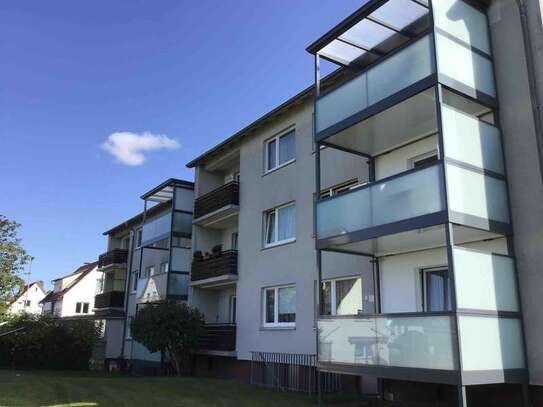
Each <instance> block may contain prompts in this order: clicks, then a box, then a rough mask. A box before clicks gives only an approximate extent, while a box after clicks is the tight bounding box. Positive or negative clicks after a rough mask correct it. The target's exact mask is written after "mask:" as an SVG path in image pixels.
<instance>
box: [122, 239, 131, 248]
mask: <svg viewBox="0 0 543 407" xmlns="http://www.w3.org/2000/svg"><path fill="white" fill-rule="evenodd" d="M129 245H130V237H125V238H124V239H123V240H121V249H125V250H126V249H128V247H129Z"/></svg>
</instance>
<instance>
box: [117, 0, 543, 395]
mask: <svg viewBox="0 0 543 407" xmlns="http://www.w3.org/2000/svg"><path fill="white" fill-rule="evenodd" d="M536 4H537V5H538V3H537V2H535V1H529V2H528V5H529V7H530V9H531V10H532V12H533V13H532V15H531V16H530V17H529V19H528V22H527V23H528V25H527V26H526V28H527V29H528V32H529V33H530V34H531V37H532V41H534V42H535V45H534V43H532V44H528V46H527V47H526V48H524V47H523V44H524V39H523V31H522V26H521V21H523V20H522V19H521V18H520V15H519V11H518V8H517V5H516V2H515V1H513V0H494V1H488V2H483V1H481V2H477V1H474V0H471V1H463V0H439V1H434V2H429V1H424V0H389V1H382V0H370V1H368V2H367V3H366V4H365V5H364V6H363V7H362V8H361V9H360V10H358V11H357V12H356V13H354V14H353V15H352V16H350V17H349V18H347V19H346V20H345V21H344V22H342V23H341V24H339V25H338V26H336V27H334V28H333V29H332V30H331V31H330V32H328V33H326V35H324V36H323V37H322V38H321V39H319V40H318V41H316V42H315V43H313V44H312V45H311V46H310V47H309V48H308V51H309V52H310V53H311V54H314V55H315V62H316V73H315V77H316V84H315V86H314V87H310V88H308V89H306V90H304V91H302V92H301V93H299V94H298V95H296V96H295V97H293V98H292V99H290V100H288V101H287V102H285V103H284V104H282V105H280V106H278V107H277V108H276V109H274V110H273V111H271V112H270V113H268V114H267V115H265V116H263V117H261V118H259V119H258V120H257V121H255V122H254V123H252V124H250V125H249V126H247V127H245V128H244V129H243V130H241V131H240V132H238V133H236V134H235V135H233V136H232V137H230V138H228V139H227V140H225V141H224V142H223V143H221V144H219V145H218V146H216V147H215V148H213V149H211V150H210V151H208V152H206V153H205V154H203V155H202V156H200V157H198V158H196V159H195V160H193V161H191V162H190V163H189V164H188V167H189V168H194V169H195V184H194V198H195V199H194V209H192V207H193V205H192V204H190V202H191V200H192V196H191V194H192V188H191V187H190V183H185V182H183V181H178V180H169V181H167V182H166V183H164V184H162V185H160V186H159V187H157V188H155V189H153V190H152V191H150V192H149V193H147V194H145V195H144V196H143V197H142V198H143V199H144V200H145V201H146V202H148V201H154V202H157V204H156V205H155V206H153V207H151V208H147V206H146V210H145V212H146V214H145V215H143V214H142V215H139V216H138V217H136V218H133V219H131V220H129V221H127V222H125V223H123V224H122V225H119V226H117V227H116V228H114V229H112V230H110V231H108V232H106V233H107V234H108V236H109V243H108V250H110V251H111V250H115V249H118V248H121V249H122V248H123V247H125V248H128V257H127V258H126V261H127V266H126V267H125V273H126V274H128V276H126V274H125V279H126V280H127V284H126V287H127V288H126V291H125V298H128V301H125V312H126V324H125V325H126V326H125V328H124V334H123V336H124V339H125V340H124V341H123V344H124V345H123V344H121V345H120V346H121V347H122V348H123V349H122V350H121V351H120V352H119V354H120V355H123V356H125V357H126V358H127V359H130V360H131V361H132V362H133V364H134V365H135V366H137V367H142V366H143V367H145V365H147V366H158V365H159V362H160V357H159V355H151V354H149V353H148V352H146V350H145V348H144V347H142V346H141V345H139V344H136V343H135V342H133V341H131V337H130V330H129V329H128V326H129V323H130V320H131V318H132V317H133V316H134V315H135V313H136V312H137V308H138V307H142V306H145V305H146V304H147V303H150V302H153V301H161V300H165V299H172V300H180V301H184V300H187V299H188V301H189V303H190V304H191V305H193V306H196V307H198V308H199V309H200V310H201V311H202V312H203V314H204V316H205V320H206V323H207V330H208V333H209V335H207V336H206V338H205V340H204V341H203V346H202V349H201V352H200V353H201V354H200V355H199V357H198V360H197V369H198V371H199V372H203V371H206V373H212V374H216V375H222V376H230V377H237V378H241V379H245V380H249V378H251V380H253V381H260V382H262V383H265V384H273V385H279V386H281V387H282V388H288V389H301V388H302V387H304V388H306V387H307V386H308V385H307V380H309V382H310V383H311V378H312V377H313V376H311V374H310V372H311V371H310V370H307V368H309V367H311V366H312V365H313V364H314V362H313V361H314V357H315V356H314V355H316V354H318V362H317V363H318V366H319V369H320V370H321V371H323V372H327V373H330V375H328V376H326V381H325V382H326V383H329V382H330V381H334V382H339V381H342V382H343V383H346V377H347V376H349V377H351V378H354V380H356V381H358V384H359V386H360V388H361V389H362V391H363V392H366V393H371V392H380V393H382V394H385V395H387V396H388V397H390V398H395V399H397V398H399V399H402V398H404V399H405V398H411V399H416V400H417V401H454V402H458V405H460V406H465V405H467V401H468V395H469V394H470V393H471V399H472V400H475V401H473V403H472V405H479V404H477V401H476V400H477V397H479V396H480V395H482V397H484V398H486V399H487V401H488V400H491V401H490V403H491V404H492V403H493V404H492V405H520V404H521V402H520V401H519V399H520V398H521V396H522V395H524V396H526V395H527V392H526V390H528V388H527V385H528V384H530V385H531V387H530V388H529V390H530V391H531V396H532V399H533V403H534V405H539V404H537V403H538V402H539V403H541V401H538V400H540V399H539V398H541V397H542V395H543V390H542V389H543V387H542V386H543V349H542V348H541V346H540V343H541V340H542V339H543V313H542V312H541V302H540V301H539V298H540V297H541V296H540V294H539V291H540V290H541V287H542V286H543V274H541V273H540V272H539V268H540V265H541V264H543V250H541V247H542V245H543V235H542V232H541V231H542V230H543V206H542V205H541V202H543V186H542V181H543V179H542V174H543V171H542V168H543V140H542V139H541V127H540V124H541V120H540V118H538V114H539V112H538V110H537V103H536V102H537V100H536V96H537V94H538V93H541V89H542V88H541V87H540V86H539V85H540V83H541V82H542V81H543V78H542V77H541V72H543V69H542V68H543V64H542V60H543V58H542V57H541V53H540V52H539V53H538V52H536V51H537V50H538V49H539V50H540V49H541V48H540V47H539V48H538V47H537V44H541V43H543V34H542V31H541V18H540V16H539V20H537V19H536V18H535V19H534V18H533V16H534V15H535V14H536V13H537V15H539V10H537V9H532V8H533V7H535V5H536ZM537 24H539V25H537ZM524 34H526V33H524ZM524 37H526V35H524ZM530 48H534V55H530V54H528V55H527V54H526V52H527V50H529V49H530ZM323 59H326V60H327V61H329V62H333V63H337V64H338V65H339V66H340V67H341V69H339V70H338V71H336V72H334V73H333V74H332V75H330V76H328V77H327V78H325V79H324V80H321V79H320V78H319V63H320V62H321V61H322V60H323ZM532 71H535V72H536V73H537V75H538V76H537V77H536V82H537V83H533V82H532V81H531V79H532V78H531V76H530V75H529V73H530V72H532ZM540 96H543V94H541V95H540ZM315 99H316V100H315ZM531 101H533V102H534V109H533V110H532V105H531V103H530V102H531ZM315 106H316V110H315ZM538 147H541V148H538ZM185 189H186V190H187V191H189V192H186V191H185ZM173 191H178V192H179V191H183V195H177V198H176V194H174V192H173ZM180 196H182V199H181V200H179V197H180ZM192 212H194V214H192ZM172 213H174V217H173V220H172ZM192 215H194V216H193V217H194V219H192ZM141 223H144V226H143V229H142V230H140V229H139V228H138V225H139V224H141ZM190 224H192V236H191V233H190V231H189V230H190ZM128 237H130V238H129V239H128V240H127V244H125V245H124V246H123V243H122V242H123V239H127V238H128ZM190 238H191V239H192V240H190ZM190 247H192V254H193V256H192V260H191V263H192V264H191V267H190V280H189V281H187V271H188V270H189V267H188V262H189V260H190V259H187V257H186V256H187V251H188V250H189V249H190ZM142 253H143V254H142ZM119 255H120V254H119ZM111 256H112V257H114V256H115V254H112V255H111ZM175 259H177V260H175ZM123 260H124V259H123ZM174 261H175V266H173V264H174ZM114 263H115V262H114ZM121 263H122V262H121ZM122 264H124V263H122ZM170 265H172V266H171V267H170ZM170 268H171V269H172V270H170ZM110 279H112V281H113V286H114V285H115V284H114V281H115V280H116V279H117V277H110ZM118 279H119V280H120V277H119V278H118ZM187 284H188V286H189V289H188V290H187ZM317 336H318V337H317ZM253 369H258V370H257V371H255V370H253ZM144 370H145V369H144ZM339 374H341V375H343V376H341V377H339V376H338V375H339ZM340 379H341V380H340ZM476 385H477V387H475V386H476ZM490 385H492V386H490ZM309 386H311V384H310V385H309ZM313 386H314V382H313ZM332 387H333V386H332ZM472 389H473V390H474V391H473V392H472V391H471V390H472ZM521 390H524V391H521ZM481 405H482V404H481Z"/></svg>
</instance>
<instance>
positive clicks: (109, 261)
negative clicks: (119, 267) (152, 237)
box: [98, 249, 128, 268]
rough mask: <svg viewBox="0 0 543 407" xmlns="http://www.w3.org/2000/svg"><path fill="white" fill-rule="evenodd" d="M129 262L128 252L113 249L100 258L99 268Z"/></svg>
mask: <svg viewBox="0 0 543 407" xmlns="http://www.w3.org/2000/svg"><path fill="white" fill-rule="evenodd" d="M127 262H128V250H125V249H113V250H110V251H109V252H106V253H104V254H102V255H100V257H99V258H98V268H104V267H108V266H111V265H113V264H126V263H127Z"/></svg>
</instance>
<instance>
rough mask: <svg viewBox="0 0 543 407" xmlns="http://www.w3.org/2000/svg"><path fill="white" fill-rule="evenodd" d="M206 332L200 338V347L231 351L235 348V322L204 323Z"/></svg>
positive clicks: (202, 348)
mask: <svg viewBox="0 0 543 407" xmlns="http://www.w3.org/2000/svg"><path fill="white" fill-rule="evenodd" d="M205 330H206V333H205V334H204V336H202V337H201V338H200V349H201V350H208V351H210V350H211V351H223V352H231V351H235V350H236V325H235V324H206V325H205Z"/></svg>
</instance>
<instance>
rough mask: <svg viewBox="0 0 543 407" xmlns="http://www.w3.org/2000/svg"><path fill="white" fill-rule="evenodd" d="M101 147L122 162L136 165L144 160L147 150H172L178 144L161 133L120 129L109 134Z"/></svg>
mask: <svg viewBox="0 0 543 407" xmlns="http://www.w3.org/2000/svg"><path fill="white" fill-rule="evenodd" d="M101 147H102V148H103V149H104V150H106V151H107V152H109V153H110V154H111V155H113V156H114V157H115V158H116V159H117V160H119V161H120V162H122V163H123V164H126V165H131V166H137V165H141V164H143V163H144V162H145V160H146V157H145V153H146V152H148V151H155V150H174V149H176V148H179V147H180V145H179V143H178V142H177V141H176V140H174V139H171V138H169V137H168V136H165V135H162V134H152V133H149V132H143V133H139V134H138V133H131V132H128V131H121V132H117V133H112V134H110V135H109V137H108V138H107V141H105V142H104V143H102V145H101Z"/></svg>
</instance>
